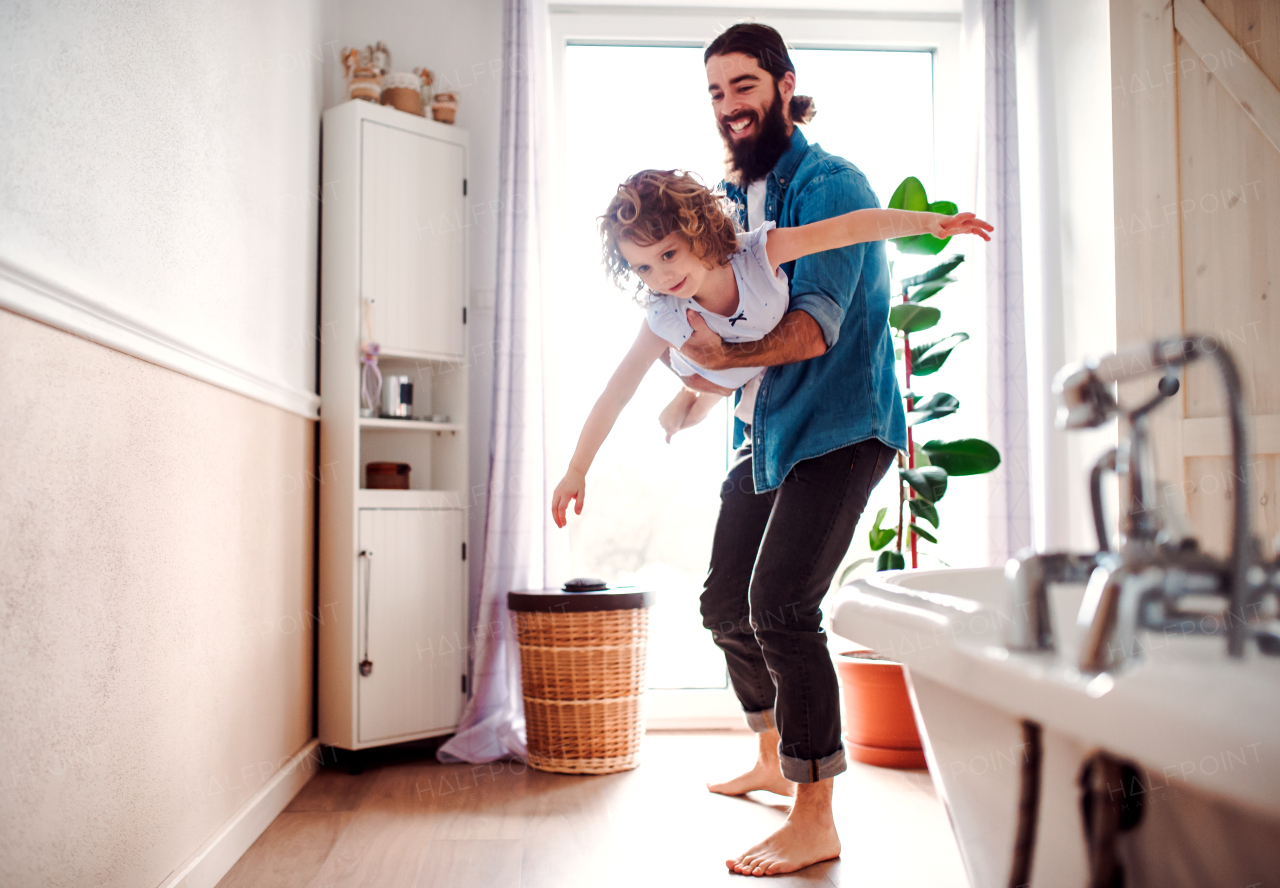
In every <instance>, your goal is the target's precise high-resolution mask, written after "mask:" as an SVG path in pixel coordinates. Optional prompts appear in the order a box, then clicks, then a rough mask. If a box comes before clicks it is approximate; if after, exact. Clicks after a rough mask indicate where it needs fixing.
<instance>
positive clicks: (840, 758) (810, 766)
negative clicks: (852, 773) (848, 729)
mask: <svg viewBox="0 0 1280 888" xmlns="http://www.w3.org/2000/svg"><path fill="white" fill-rule="evenodd" d="M778 746H779V750H778V758H779V759H780V760H781V761H782V776H783V777H786V778H787V779H788V780H790V781H791V782H792V783H817V782H818V781H819V780H826V779H828V778H830V777H834V776H836V775H837V774H841V773H843V772H844V771H845V770H847V769H848V767H849V764H848V762H846V761H845V757H844V749H843V748H840V749H837V750H836V751H835V752H833V753H831V755H828V756H826V757H824V758H820V759H800V758H792V757H791V756H789V755H783V754H782V750H781V746H782V744H781V743H779V744H778Z"/></svg>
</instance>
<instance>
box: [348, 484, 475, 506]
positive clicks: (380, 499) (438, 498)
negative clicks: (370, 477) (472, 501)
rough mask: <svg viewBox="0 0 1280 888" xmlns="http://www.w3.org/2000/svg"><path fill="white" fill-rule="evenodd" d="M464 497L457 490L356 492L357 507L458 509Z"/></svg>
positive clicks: (365, 488)
mask: <svg viewBox="0 0 1280 888" xmlns="http://www.w3.org/2000/svg"><path fill="white" fill-rule="evenodd" d="M466 505H467V503H466V502H465V498H464V496H463V494H462V493H461V492H460V491H457V490H370V489H368V488H367V487H362V488H360V490H359V491H357V492H356V508H357V509H460V508H463V507H464V506H466Z"/></svg>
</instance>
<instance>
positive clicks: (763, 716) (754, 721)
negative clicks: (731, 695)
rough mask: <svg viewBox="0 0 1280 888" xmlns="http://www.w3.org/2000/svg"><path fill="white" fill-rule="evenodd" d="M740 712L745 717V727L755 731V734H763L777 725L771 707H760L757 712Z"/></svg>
mask: <svg viewBox="0 0 1280 888" xmlns="http://www.w3.org/2000/svg"><path fill="white" fill-rule="evenodd" d="M742 714H743V715H745V716H746V717H747V727H748V728H750V729H751V730H753V731H755V732H756V733H757V734H765V733H768V732H769V731H772V730H775V729H776V728H777V727H778V725H777V723H776V722H775V721H774V720H773V710H772V709H761V710H760V711H759V712H746V711H743V713H742Z"/></svg>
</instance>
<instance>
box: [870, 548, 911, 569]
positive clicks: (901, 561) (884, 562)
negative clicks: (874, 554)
mask: <svg viewBox="0 0 1280 888" xmlns="http://www.w3.org/2000/svg"><path fill="white" fill-rule="evenodd" d="M906 567H907V559H906V558H904V557H902V553H901V552H897V551H894V550H893V549H889V550H888V551H886V552H881V553H880V557H879V558H878V559H877V560H876V570H906Z"/></svg>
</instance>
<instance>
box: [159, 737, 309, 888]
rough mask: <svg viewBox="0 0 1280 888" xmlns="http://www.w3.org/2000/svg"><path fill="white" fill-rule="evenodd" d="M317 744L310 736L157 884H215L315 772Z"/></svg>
mask: <svg viewBox="0 0 1280 888" xmlns="http://www.w3.org/2000/svg"><path fill="white" fill-rule="evenodd" d="M319 747H320V741H319V740H318V739H316V738H312V739H311V740H309V741H308V742H307V745H306V746H304V747H302V749H300V750H298V752H297V754H296V755H294V756H293V758H291V759H290V760H289V763H288V764H286V765H285V766H284V767H283V768H281V769H280V770H279V771H276V773H275V775H274V776H272V778H271V779H270V780H268V781H267V782H266V784H265V785H264V786H263V787H262V788H261V789H259V790H258V791H257V792H255V793H254V794H253V797H252V798H250V799H249V801H247V802H245V803H244V805H243V806H241V808H240V810H239V811H237V812H236V813H235V814H234V815H233V816H232V817H231V819H230V820H228V821H227V822H226V823H224V824H222V826H221V827H219V828H218V831H217V832H215V833H214V834H213V835H212V836H210V837H209V840H208V841H207V842H205V843H204V844H203V845H201V846H200V847H199V848H198V849H197V850H196V853H195V854H192V855H191V856H190V857H189V858H187V861H186V862H185V863H183V864H182V866H180V867H178V868H177V869H176V870H174V871H173V872H172V873H171V874H170V875H169V878H167V879H165V880H164V881H163V882H161V883H160V888H214V886H215V885H217V884H218V882H220V881H221V880H222V877H223V876H225V875H226V874H227V873H228V872H229V871H230V869H231V867H233V866H235V863H236V861H237V860H239V859H240V858H241V857H242V856H243V855H244V852H246V851H248V850H249V846H250V845H252V844H253V843H254V842H256V841H257V840H258V836H260V835H262V833H263V831H265V830H266V828H267V827H268V826H270V825H271V821H273V820H275V819H276V815H278V814H279V813H280V812H281V811H283V810H284V809H285V808H287V807H288V806H289V802H291V801H293V797H294V796H296V795H297V794H298V792H299V791H300V790H301V789H302V787H304V786H306V785H307V781H308V780H310V779H311V778H312V777H314V776H315V773H316V770H317V767H318V765H319V756H318V752H317V751H318V749H319Z"/></svg>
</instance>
